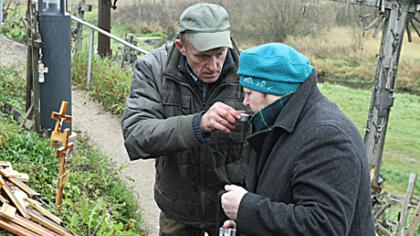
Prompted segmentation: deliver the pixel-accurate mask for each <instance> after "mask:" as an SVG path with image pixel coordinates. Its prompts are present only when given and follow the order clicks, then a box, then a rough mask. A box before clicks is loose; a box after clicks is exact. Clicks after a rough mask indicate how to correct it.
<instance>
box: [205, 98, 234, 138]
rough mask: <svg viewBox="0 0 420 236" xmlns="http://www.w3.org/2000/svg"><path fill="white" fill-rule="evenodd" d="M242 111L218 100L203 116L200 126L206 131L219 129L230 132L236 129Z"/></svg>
mask: <svg viewBox="0 0 420 236" xmlns="http://www.w3.org/2000/svg"><path fill="white" fill-rule="evenodd" d="M240 118H241V115H240V112H239V111H237V110H235V109H233V108H232V107H231V106H228V105H226V104H224V103H222V102H216V103H215V104H213V106H211V107H210V109H209V110H208V111H207V112H206V113H204V114H203V115H202V116H201V121H200V128H201V130H202V131H204V132H206V133H210V132H212V131H213V130H219V131H221V132H223V133H227V134H229V133H230V132H232V130H234V129H235V126H236V121H237V120H238V119H240Z"/></svg>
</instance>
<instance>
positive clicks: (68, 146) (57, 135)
mask: <svg viewBox="0 0 420 236" xmlns="http://www.w3.org/2000/svg"><path fill="white" fill-rule="evenodd" d="M66 112H67V102H66V101H63V102H62V103H61V107H60V112H58V113H57V112H52V113H51V118H52V119H55V120H57V121H56V123H55V127H54V130H53V131H52V132H51V141H52V143H51V146H52V147H57V144H58V143H61V147H59V148H58V149H57V157H58V158H59V159H60V169H59V175H58V184H57V196H56V198H55V203H56V205H57V207H58V208H61V204H62V201H63V191H64V184H65V183H66V182H67V180H68V174H69V171H66V168H65V164H66V157H67V156H68V155H69V153H70V152H71V151H73V146H74V145H73V143H72V142H69V137H70V129H68V128H67V129H65V130H64V132H61V127H62V126H63V122H70V121H71V116H69V115H66Z"/></svg>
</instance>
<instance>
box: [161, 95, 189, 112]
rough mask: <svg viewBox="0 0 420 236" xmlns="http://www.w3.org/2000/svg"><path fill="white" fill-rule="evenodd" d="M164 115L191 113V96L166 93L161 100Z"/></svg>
mask: <svg viewBox="0 0 420 236" xmlns="http://www.w3.org/2000/svg"><path fill="white" fill-rule="evenodd" d="M162 105H163V108H164V112H165V117H172V116H176V115H188V114H191V96H189V95H183V94H179V95H176V94H175V93H167V94H166V96H165V97H164V99H163V100H162Z"/></svg>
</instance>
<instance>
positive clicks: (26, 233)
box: [0, 217, 38, 236]
mask: <svg viewBox="0 0 420 236" xmlns="http://www.w3.org/2000/svg"><path fill="white" fill-rule="evenodd" d="M0 228H2V229H4V230H6V231H7V232H10V233H12V234H15V235H18V236H38V234H36V233H34V232H32V231H30V230H27V229H25V228H23V227H22V226H20V225H18V224H15V223H13V222H10V221H8V220H6V219H3V218H1V217H0Z"/></svg>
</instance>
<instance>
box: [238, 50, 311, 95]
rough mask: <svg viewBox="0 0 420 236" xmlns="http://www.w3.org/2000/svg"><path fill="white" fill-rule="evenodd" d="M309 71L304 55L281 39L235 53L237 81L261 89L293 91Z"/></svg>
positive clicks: (272, 92) (246, 86)
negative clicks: (237, 58)
mask: <svg viewBox="0 0 420 236" xmlns="http://www.w3.org/2000/svg"><path fill="white" fill-rule="evenodd" d="M313 71H314V68H313V67H312V65H311V64H310V63H309V60H308V58H307V57H305V56H304V55H302V54H300V53H299V52H297V51H296V50H295V49H293V48H291V47H289V46H287V45H285V44H282V43H269V44H263V45H260V46H256V47H253V48H249V49H247V50H245V51H243V52H241V55H240V57H239V69H238V75H239V77H240V84H241V85H242V86H243V87H245V88H249V89H251V90H254V91H259V92H262V93H268V94H274V95H279V96H284V95H287V94H291V93H293V92H296V90H298V89H299V87H300V85H301V84H302V83H303V82H304V81H305V80H306V78H308V77H309V75H310V74H311V73H312V72H313Z"/></svg>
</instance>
